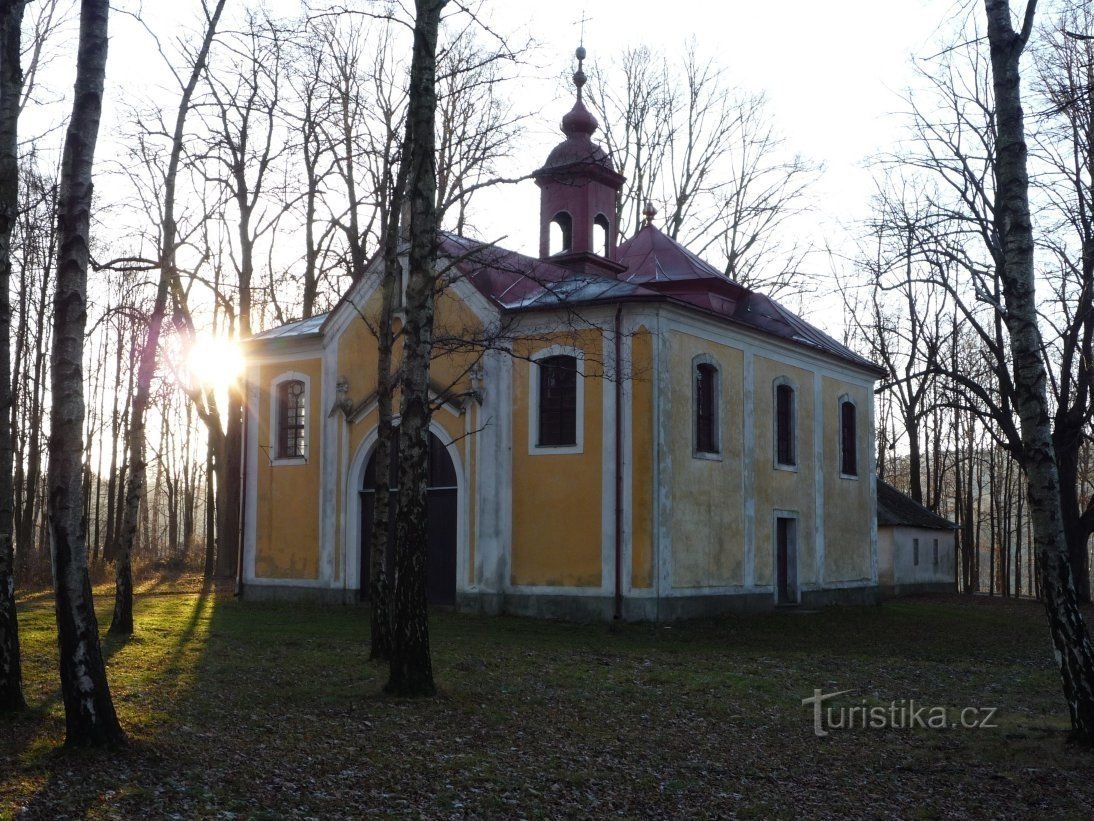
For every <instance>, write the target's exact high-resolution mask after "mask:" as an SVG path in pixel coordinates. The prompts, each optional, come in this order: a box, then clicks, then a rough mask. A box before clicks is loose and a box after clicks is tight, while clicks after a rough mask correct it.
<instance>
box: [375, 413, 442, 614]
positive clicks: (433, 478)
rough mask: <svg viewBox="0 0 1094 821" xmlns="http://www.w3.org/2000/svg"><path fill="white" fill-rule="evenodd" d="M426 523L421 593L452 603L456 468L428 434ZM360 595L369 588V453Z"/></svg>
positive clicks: (391, 537)
mask: <svg viewBox="0 0 1094 821" xmlns="http://www.w3.org/2000/svg"><path fill="white" fill-rule="evenodd" d="M398 476H399V454H398V452H395V453H393V454H392V460H391V473H390V483H391V490H392V495H391V500H390V507H389V509H388V522H389V525H388V540H387V544H388V550H387V556H386V567H387V573H388V578H389V579H391V578H393V573H394V570H395V557H394V550H393V548H394V544H395V511H396V507H397V497H396V492H397V491H398ZM428 482H429V503H428V504H429V513H428V517H429V520H428V522H427V523H426V532H427V536H428V540H429V544H428V545H427V547H426V565H425V592H426V598H427V599H428V601H429V603H430V604H455V603H456V516H457V510H458V497H457V487H456V468H455V466H454V465H453V464H452V457H450V456H449V455H448V448H446V447H445V446H444V444H443V443H442V442H441V440H440V439H438V438H437V437H436V436H434V435H433V434H432V433H430V434H429V465H428ZM360 494H361V528H360V533H361V545H360V550H361V596H362V597H367V596H368V587H369V555H368V548H369V533H370V532H371V531H372V510H373V505H375V503H376V454H375V452H373V454H372V456H370V457H369V460H368V464H367V465H366V466H365V471H364V476H363V477H362V481H361V489H360Z"/></svg>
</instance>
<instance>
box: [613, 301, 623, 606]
mask: <svg viewBox="0 0 1094 821" xmlns="http://www.w3.org/2000/svg"><path fill="white" fill-rule="evenodd" d="M622 335H623V306H622V305H619V306H618V307H617V308H616V309H615V373H614V378H615V619H616V620H617V621H618V620H619V619H622V618H623V343H622Z"/></svg>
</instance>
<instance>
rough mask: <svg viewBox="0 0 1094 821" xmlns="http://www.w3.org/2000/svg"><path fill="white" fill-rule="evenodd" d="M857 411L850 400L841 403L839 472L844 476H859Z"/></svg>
mask: <svg viewBox="0 0 1094 821" xmlns="http://www.w3.org/2000/svg"><path fill="white" fill-rule="evenodd" d="M856 414H857V409H856V408H855V403H854V402H852V401H851V400H849V399H845V400H843V401H842V402H840V405H839V425H840V428H839V429H840V436H839V441H840V460H839V472H840V473H842V474H843V475H844V476H858V434H857V432H856V427H857V419H856Z"/></svg>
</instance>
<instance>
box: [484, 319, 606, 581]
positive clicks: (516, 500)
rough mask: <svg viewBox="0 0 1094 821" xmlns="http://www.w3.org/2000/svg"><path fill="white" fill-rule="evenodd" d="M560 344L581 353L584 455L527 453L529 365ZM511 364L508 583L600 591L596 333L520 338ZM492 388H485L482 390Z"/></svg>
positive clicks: (600, 391)
mask: <svg viewBox="0 0 1094 821" xmlns="http://www.w3.org/2000/svg"><path fill="white" fill-rule="evenodd" d="M553 345H561V346H565V347H576V348H579V349H581V350H582V351H583V352H584V355H585V362H584V368H585V373H584V377H583V385H584V415H583V418H582V424H583V431H584V433H583V448H582V452H581V453H565V454H563V453H544V452H539V453H534V454H531V453H529V436H530V435H531V434H530V431H529V412H528V407H529V401H530V385H529V379H530V375H531V372H532V369H533V367H534V366H533V365H532V364H531V363H530V362H529V361H528V360H529V359H530V358H531V357H532V356H534V355H535V354H536V353H538V352H539V351H542V350H544V349H546V348H549V347H552V346H553ZM514 353H515V355H516V359H515V361H514V363H513V400H512V401H513V404H512V413H513V423H512V430H513V480H512V481H513V506H512V541H511V553H510V561H511V564H510V579H511V583H512V584H514V585H531V586H563V587H590V588H591V587H599V586H600V585H601V582H602V564H603V561H602V552H601V550H602V545H603V531H602V522H603V511H602V495H603V476H604V473H603V471H604V465H603V459H604V456H603V428H604V416H603V413H604V390H605V385H606V384H608V383H607V382H606V381H605V380H604V378H603V368H602V366H601V364H600V362H601V361H602V357H603V356H604V336H603V334H602V332H601V331H600V330H599V329H595V328H592V329H587V330H582V331H578V332H574V333H564V334H558V335H557V336H550V335H549V336H547V337H545V338H544V337H541V338H537V339H535V340H527V341H520V342H518V343H517V344H516V345H515V346H514ZM487 389H488V390H489V387H488V388H487Z"/></svg>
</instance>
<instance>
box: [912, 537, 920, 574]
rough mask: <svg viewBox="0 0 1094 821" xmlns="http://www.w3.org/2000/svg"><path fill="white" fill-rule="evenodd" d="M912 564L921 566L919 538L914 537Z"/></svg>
mask: <svg viewBox="0 0 1094 821" xmlns="http://www.w3.org/2000/svg"><path fill="white" fill-rule="evenodd" d="M912 564H914V565H916V566H917V567H918V566H919V539H912Z"/></svg>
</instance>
